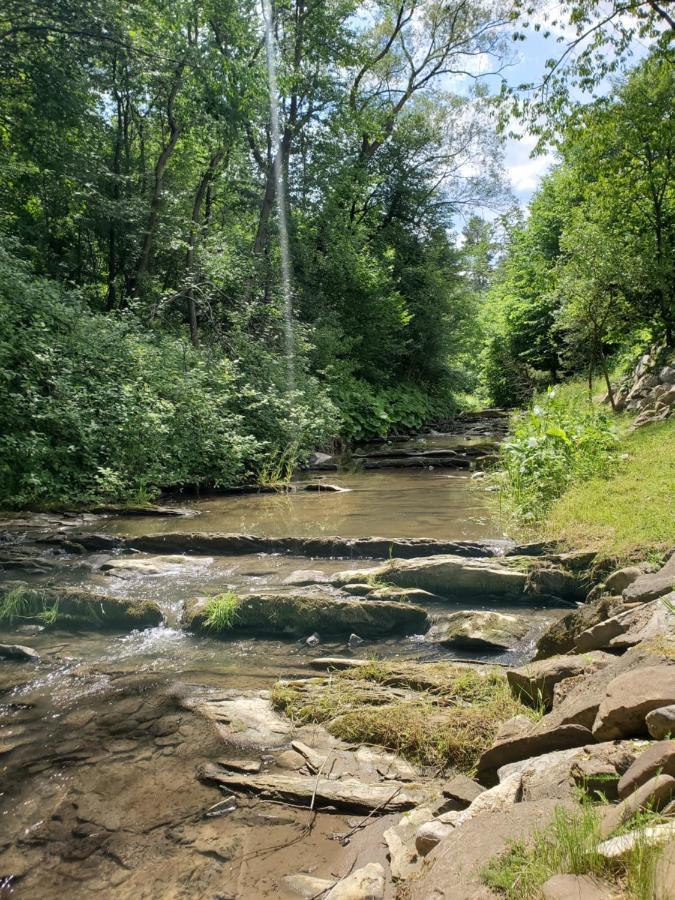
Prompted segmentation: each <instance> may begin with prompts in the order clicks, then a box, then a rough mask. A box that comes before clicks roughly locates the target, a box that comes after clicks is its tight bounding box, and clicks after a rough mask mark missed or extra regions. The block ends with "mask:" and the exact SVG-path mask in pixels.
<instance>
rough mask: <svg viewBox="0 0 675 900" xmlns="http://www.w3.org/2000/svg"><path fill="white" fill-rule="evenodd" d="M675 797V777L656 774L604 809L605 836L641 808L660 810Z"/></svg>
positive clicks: (602, 829)
mask: <svg viewBox="0 0 675 900" xmlns="http://www.w3.org/2000/svg"><path fill="white" fill-rule="evenodd" d="M673 797H675V778H673V777H672V776H671V775H655V776H654V777H653V778H650V779H649V780H648V781H645V783H644V784H642V785H640V787H639V788H637V789H636V790H635V791H633V793H632V794H630V795H629V796H628V797H626V798H625V800H622V801H621V802H620V803H617V805H616V806H610V807H607V808H606V809H605V810H604V813H603V817H602V822H601V825H600V831H601V836H602V837H603V838H607V837H609V835H610V834H611V833H612V832H613V831H616V829H617V828H620V827H621V826H622V825H623V824H624V823H625V822H627V821H628V820H629V819H632V818H633V816H634V815H635V814H636V813H638V812H640V811H641V810H651V811H652V812H658V811H659V810H661V809H663V807H664V806H667V804H668V803H670V801H671V800H672V799H673Z"/></svg>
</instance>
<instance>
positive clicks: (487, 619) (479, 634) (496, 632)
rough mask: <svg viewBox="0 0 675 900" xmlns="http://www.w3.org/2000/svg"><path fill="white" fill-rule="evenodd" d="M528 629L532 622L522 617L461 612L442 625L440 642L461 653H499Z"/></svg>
mask: <svg viewBox="0 0 675 900" xmlns="http://www.w3.org/2000/svg"><path fill="white" fill-rule="evenodd" d="M530 629H531V623H530V621H528V619H526V618H525V617H524V616H514V615H504V614H503V613H498V612H477V611H476V612H472V611H466V612H464V611H463V612H457V613H452V614H451V615H450V616H448V617H447V619H446V620H445V621H444V622H443V625H442V626H441V631H442V636H441V637H440V639H439V643H440V644H442V645H443V646H444V647H452V648H457V649H461V650H494V651H497V652H499V651H502V650H507V649H508V648H509V647H513V645H514V644H516V643H517V642H518V641H521V640H522V639H523V638H524V637H525V635H526V634H527V633H528V632H529V631H530Z"/></svg>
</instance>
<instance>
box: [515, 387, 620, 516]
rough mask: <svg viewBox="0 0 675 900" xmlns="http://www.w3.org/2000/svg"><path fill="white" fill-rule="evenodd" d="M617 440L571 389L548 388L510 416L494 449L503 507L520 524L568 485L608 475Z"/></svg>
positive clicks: (605, 421) (600, 414)
mask: <svg viewBox="0 0 675 900" xmlns="http://www.w3.org/2000/svg"><path fill="white" fill-rule="evenodd" d="M617 443H618V438H617V435H616V433H615V431H614V430H613V428H612V426H611V424H610V421H609V418H608V416H607V415H606V413H605V412H604V411H602V410H598V409H597V408H596V407H594V406H593V405H592V403H591V401H590V399H588V398H586V399H582V398H581V397H577V396H575V393H574V392H573V391H570V390H569V389H568V390H559V391H555V390H549V391H548V392H547V393H546V394H545V395H544V396H543V397H541V398H540V399H539V400H538V401H537V402H536V403H534V404H533V405H532V406H531V407H530V408H529V409H528V410H526V411H525V412H523V413H518V414H516V415H515V416H514V419H513V424H512V433H511V436H510V438H509V440H508V441H507V442H506V443H504V444H503V445H502V447H501V450H500V463H501V472H500V476H499V477H500V480H501V484H502V488H503V495H504V497H505V499H506V502H507V504H508V506H509V507H510V508H511V510H512V511H513V512H514V513H515V515H516V516H517V518H519V519H520V520H521V521H523V522H529V523H533V522H537V521H540V520H541V519H543V518H544V516H545V515H546V513H547V512H548V511H549V509H550V508H551V505H552V504H553V502H554V501H555V500H557V499H558V497H560V496H562V494H563V493H564V491H565V490H566V488H567V487H568V486H569V485H570V484H571V483H572V482H573V481H575V482H580V481H585V480H587V479H589V478H592V477H593V476H598V475H605V474H609V472H610V471H611V470H612V467H613V464H614V461H615V455H616V454H615V451H616V447H617Z"/></svg>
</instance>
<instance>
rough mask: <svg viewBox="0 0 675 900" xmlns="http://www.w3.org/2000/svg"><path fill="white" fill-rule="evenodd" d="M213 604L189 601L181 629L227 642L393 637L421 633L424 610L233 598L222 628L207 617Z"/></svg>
mask: <svg viewBox="0 0 675 900" xmlns="http://www.w3.org/2000/svg"><path fill="white" fill-rule="evenodd" d="M212 603H213V598H197V599H193V600H190V601H188V603H187V605H186V608H185V613H184V616H183V627H184V628H187V629H189V630H190V631H195V632H199V633H203V634H207V633H208V634H211V635H218V636H220V637H227V636H230V635H232V634H234V633H236V632H240V631H245V632H253V633H257V634H275V635H289V636H301V635H305V634H308V633H309V632H312V631H318V632H319V633H321V634H332V635H338V634H339V635H343V634H346V635H349V634H351V633H352V632H355V633H356V634H358V635H360V636H361V637H379V636H381V635H386V634H392V633H401V632H402V633H405V634H412V633H416V632H424V631H426V629H427V628H428V625H429V622H428V617H427V613H426V610H424V609H422V607H420V606H415V605H414V604H412V603H394V602H392V601H384V600H367V601H361V600H343V599H336V598H332V597H326V596H322V597H312V596H298V595H293V594H251V595H250V596H241V597H239V598H238V602H237V606H236V614H235V615H234V616H233V617H232V620H231V621H230V622H229V623H227V624H226V625H224V626H223V627H222V628H218V627H214V622H213V617H211V616H210V615H209V610H210V609H212Z"/></svg>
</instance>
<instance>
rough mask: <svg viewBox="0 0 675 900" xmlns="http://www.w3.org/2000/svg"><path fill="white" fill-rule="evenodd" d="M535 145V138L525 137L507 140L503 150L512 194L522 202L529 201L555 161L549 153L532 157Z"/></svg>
mask: <svg viewBox="0 0 675 900" xmlns="http://www.w3.org/2000/svg"><path fill="white" fill-rule="evenodd" d="M536 143H537V139H536V138H535V137H533V136H531V135H527V136H525V137H523V138H521V139H520V140H515V139H513V138H511V139H509V140H508V141H507V142H506V146H505V148H504V168H505V170H506V173H507V175H508V178H509V181H510V182H511V185H512V187H513V190H514V193H515V194H516V196H517V197H518V199H519V200H520V201H522V202H526V201H527V200H529V198H530V196H531V195H532V193H533V192H534V191H535V190H536V189H537V187H538V185H539V182H540V181H541V179H542V178H543V176H544V175H545V174H546V173H547V172H548V170H549V169H550V168H551V166H552V165H553V163H554V161H555V159H554V156H553V154H551V153H545V154H543V155H542V156H535V157H532V155H531V154H532V151H533V150H534V147H535V145H536Z"/></svg>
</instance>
